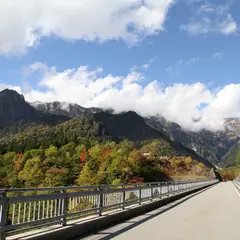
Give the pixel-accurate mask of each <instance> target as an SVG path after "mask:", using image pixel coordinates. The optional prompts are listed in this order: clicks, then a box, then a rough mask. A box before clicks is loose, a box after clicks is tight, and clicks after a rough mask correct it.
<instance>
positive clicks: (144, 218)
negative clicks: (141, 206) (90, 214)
mask: <svg viewBox="0 0 240 240" xmlns="http://www.w3.org/2000/svg"><path fill="white" fill-rule="evenodd" d="M214 186H216V185H213V186H210V187H208V188H205V189H203V190H201V191H199V192H197V193H194V194H192V195H190V196H187V197H184V198H183V199H179V200H177V201H174V202H172V203H170V204H167V205H166V206H163V207H160V208H159V209H156V210H153V211H151V212H149V213H146V214H144V215H141V216H138V217H135V218H133V219H131V220H128V221H125V222H123V223H119V224H117V225H121V224H130V225H129V226H126V227H123V228H121V229H120V230H117V231H116V232H110V231H109V232H108V231H107V230H110V228H113V227H114V226H109V227H107V228H104V229H105V230H104V229H102V230H98V231H97V232H93V233H91V234H88V235H85V236H84V237H82V238H77V239H79V240H80V239H85V240H87V239H89V240H90V239H96V240H99V239H101V240H109V239H112V238H113V237H116V236H118V235H120V234H122V233H124V232H127V231H129V230H130V229H132V228H134V227H136V226H138V225H140V224H142V223H144V222H146V221H148V220H150V219H152V218H155V217H157V216H159V215H160V214H163V213H164V212H166V211H168V210H170V209H173V208H175V207H177V206H178V205H180V204H182V203H183V202H186V201H188V200H189V199H191V198H193V197H196V196H197V195H198V194H201V193H203V192H205V191H207V190H209V189H210V188H212V187H214ZM139 218H140V219H139ZM134 219H136V220H134ZM117 225H116V226H117ZM91 235H96V236H92V238H91ZM101 235H102V236H101ZM106 235H107V236H106ZM77 239H75V240H77Z"/></svg>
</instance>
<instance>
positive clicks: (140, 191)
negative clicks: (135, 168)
mask: <svg viewBox="0 0 240 240" xmlns="http://www.w3.org/2000/svg"><path fill="white" fill-rule="evenodd" d="M138 187H139V205H141V203H142V189H141V186H140V185H138Z"/></svg>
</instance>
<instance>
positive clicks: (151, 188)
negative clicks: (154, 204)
mask: <svg viewBox="0 0 240 240" xmlns="http://www.w3.org/2000/svg"><path fill="white" fill-rule="evenodd" d="M149 185H150V190H151V198H150V200H151V201H153V186H152V184H151V183H150V184H149Z"/></svg>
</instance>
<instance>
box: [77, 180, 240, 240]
mask: <svg viewBox="0 0 240 240" xmlns="http://www.w3.org/2000/svg"><path fill="white" fill-rule="evenodd" d="M166 210H167V211H166ZM239 222H240V194H239V192H238V191H237V189H236V187H235V186H234V185H233V183H231V182H226V183H220V184H218V185H216V186H214V187H211V188H209V189H207V190H205V191H202V192H201V193H200V194H199V193H197V194H193V195H191V196H188V197H186V198H184V199H181V200H179V201H177V202H174V203H172V204H171V205H167V206H164V207H163V208H160V209H158V210H155V211H152V212H150V213H147V214H145V215H142V216H140V217H137V218H134V219H131V220H129V221H126V222H125V223H122V224H119V225H117V226H114V227H112V228H109V229H106V230H103V231H100V232H98V233H96V234H94V235H91V236H87V237H86V238H84V239H87V240H97V239H102V240H107V239H137V240H145V239H152V240H154V239H156V240H158V239H166V240H188V239H189V240H192V239H195V240H208V239H209V240H212V239H216V240H226V239H229V240H239V239H240V223H239ZM81 239H82V238H81Z"/></svg>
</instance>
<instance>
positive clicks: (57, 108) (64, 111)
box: [30, 102, 112, 118]
mask: <svg viewBox="0 0 240 240" xmlns="http://www.w3.org/2000/svg"><path fill="white" fill-rule="evenodd" d="M30 104H31V105H32V106H33V107H34V108H36V109H37V110H39V111H42V112H45V113H51V114H55V115H63V116H68V117H70V118H76V117H80V116H82V115H83V114H94V113H97V112H102V111H105V110H103V109H101V108H84V107H81V106H79V105H78V104H72V103H66V102H48V103H42V102H33V103H30ZM108 112H112V111H111V110H108Z"/></svg>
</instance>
